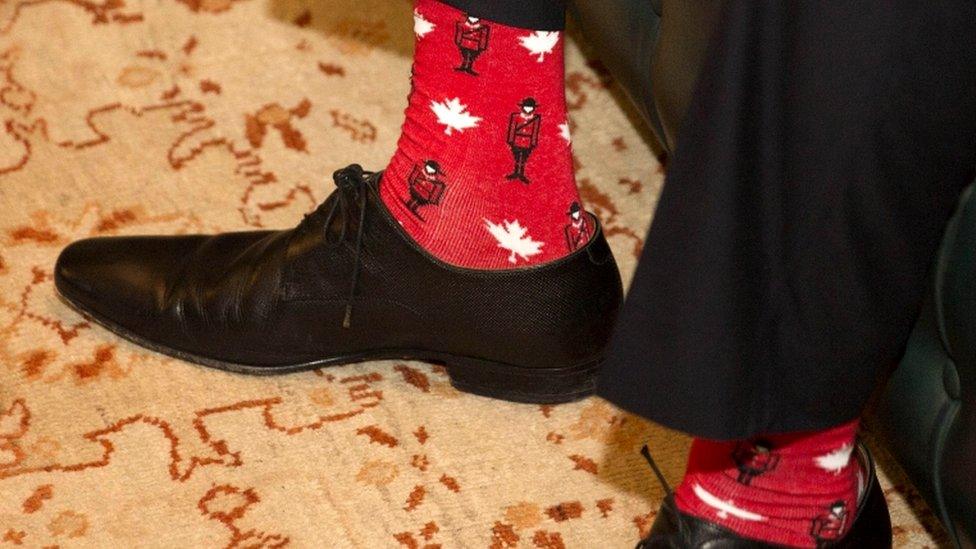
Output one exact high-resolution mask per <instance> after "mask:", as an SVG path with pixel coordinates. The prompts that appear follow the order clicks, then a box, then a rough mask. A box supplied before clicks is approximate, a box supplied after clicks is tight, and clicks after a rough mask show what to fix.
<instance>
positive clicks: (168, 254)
mask: <svg viewBox="0 0 976 549" xmlns="http://www.w3.org/2000/svg"><path fill="white" fill-rule="evenodd" d="M178 244H183V245H178ZM186 244H188V242H173V241H169V242H167V241H166V240H163V239H154V238H151V237H141V238H140V237H134V238H133V237H130V238H91V239H86V240H80V241H78V242H74V243H72V244H70V245H69V246H68V247H66V248H65V249H64V250H63V251H62V252H61V255H60V256H59V257H58V260H57V264H56V265H55V268H54V283H55V286H56V287H57V289H58V292H60V293H61V295H62V296H64V297H65V298H67V300H68V301H69V302H71V303H72V304H73V305H75V306H76V307H78V308H79V309H81V310H82V311H84V312H86V313H90V314H92V315H94V316H96V317H100V318H101V319H103V320H109V321H112V322H115V323H117V324H120V325H122V326H126V325H130V324H132V322H133V321H134V320H137V319H139V318H146V316H147V315H146V313H147V312H149V311H151V310H152V309H154V308H158V306H159V305H160V304H161V303H162V302H163V300H164V298H165V292H166V285H167V279H168V278H169V274H170V273H171V272H172V271H173V269H174V268H175V266H176V265H178V264H180V256H181V255H183V254H184V253H186V252H187V246H186Z"/></svg>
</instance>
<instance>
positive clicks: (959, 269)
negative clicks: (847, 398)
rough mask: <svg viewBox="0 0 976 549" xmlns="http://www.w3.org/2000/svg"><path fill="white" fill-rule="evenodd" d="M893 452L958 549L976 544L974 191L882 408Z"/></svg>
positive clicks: (945, 246) (935, 270)
mask: <svg viewBox="0 0 976 549" xmlns="http://www.w3.org/2000/svg"><path fill="white" fill-rule="evenodd" d="M875 413H876V416H877V418H878V419H879V424H880V425H881V427H882V430H883V435H884V438H885V440H886V442H887V445H888V448H889V449H890V450H891V452H892V454H894V456H895V458H896V459H897V460H898V462H899V463H900V464H901V466H902V468H904V469H905V472H906V473H908V476H909V477H910V478H911V479H912V482H913V483H914V484H915V486H916V487H917V488H918V490H919V492H920V493H921V494H922V495H923V496H924V497H925V499H926V501H928V503H929V506H930V507H931V508H932V509H933V510H934V511H935V512H936V514H938V516H939V518H940V519H941V520H942V524H943V525H944V526H945V527H946V530H948V532H949V535H950V536H951V537H952V539H953V541H954V542H955V543H956V545H957V546H958V547H974V546H976V191H974V187H972V186H970V187H969V189H967V190H966V192H965V193H963V196H962V199H961V200H960V204H959V209H958V211H957V212H956V214H955V216H954V217H953V218H952V220H951V221H950V222H949V226H948V227H947V229H946V234H945V236H944V237H943V240H942V245H941V248H940V250H939V253H938V255H937V257H936V258H935V263H934V265H933V267H932V285H931V290H930V295H929V297H928V299H927V300H926V303H925V306H924V308H923V309H922V313H921V315H920V316H919V319H918V323H917V324H916V325H915V330H914V331H913V332H912V335H911V338H910V339H909V341H908V346H907V347H906V350H905V355H904V357H903V358H902V360H901V364H899V365H898V368H897V369H896V370H895V372H894V374H893V375H892V376H891V379H890V380H889V382H888V385H887V387H885V392H884V395H883V397H882V400H881V402H880V404H879V406H878V408H877V410H876V412H875Z"/></svg>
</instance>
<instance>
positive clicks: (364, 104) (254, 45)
mask: <svg viewBox="0 0 976 549" xmlns="http://www.w3.org/2000/svg"><path fill="white" fill-rule="evenodd" d="M412 38H413V34H412V21H411V10H410V5H409V3H407V2H406V1H404V0H398V1H391V0H319V1H318V2H311V1H310V0H240V1H239V0H154V1H149V0H144V1H139V0H0V548H3V547H14V546H18V547H62V548H69V547H126V548H128V547H168V548H169V547H194V548H196V547H200V548H210V547H214V548H219V547H285V546H288V547H313V548H342V547H357V548H370V549H372V548H384V547H390V548H406V549H421V548H428V549H432V548H435V547H443V548H455V547H472V548H484V549H488V548H495V549H501V548H515V547H520V548H522V547H524V548H542V549H557V548H562V547H576V548H617V547H620V548H629V547H632V545H633V544H634V543H635V542H636V541H637V540H638V538H639V536H640V534H641V532H642V531H643V530H644V529H645V528H646V527H647V526H648V525H649V522H650V521H651V520H652V518H653V510H654V509H656V507H657V506H658V503H659V501H660V498H661V495H662V490H661V489H660V488H659V487H658V486H656V483H655V482H654V481H653V480H652V475H651V474H650V473H649V471H648V469H647V467H646V465H645V464H644V463H643V462H642V460H641V458H640V456H639V455H638V449H639V448H640V446H641V445H642V444H643V443H644V442H645V441H647V440H650V441H651V444H652V448H653V449H654V452H655V454H656V456H657V458H658V459H659V460H660V461H661V462H662V464H663V466H664V468H665V471H666V473H667V474H668V475H669V476H670V477H672V478H677V477H678V476H679V475H680V473H681V469H682V465H683V460H684V451H685V448H686V439H684V438H683V437H681V436H679V435H676V434H674V433H670V432H668V431H666V430H664V429H661V428H659V427H656V426H653V425H649V424H647V423H645V422H643V421H641V420H639V419H637V418H635V417H631V416H628V415H625V414H622V413H620V412H619V411H617V410H615V409H614V408H612V407H611V406H610V405H608V404H607V403H605V402H603V401H601V400H597V399H589V400H585V401H583V402H579V403H576V404H571V405H564V406H558V407H539V406H529V405H516V404H507V403H501V402H495V401H491V400H488V399H483V398H478V397H473V396H469V395H465V394H461V393H458V392H457V391H455V390H453V389H452V388H451V387H450V386H449V384H448V383H447V379H446V377H445V375H444V373H443V372H442V371H439V370H438V369H437V368H434V367H432V366H429V365H425V364H420V363H395V362H377V363H368V364H361V365H354V366H349V367H343V368H337V369H333V370H328V371H321V372H314V373H307V374H298V375H290V376H285V377H280V378H274V379H258V378H248V377H243V376H236V375H230V374H226V373H221V372H216V371H211V370H207V369H204V368H201V367H197V366H193V365H189V364H185V363H182V362H179V361H177V360H173V359H168V358H164V357H161V356H158V355H155V354H152V353H149V352H146V351H143V350H142V349H139V348H137V347H135V346H133V345H131V344H129V343H127V342H125V341H121V340H119V339H118V338H116V337H114V336H112V335H111V334H109V333H108V332H106V331H105V330H102V329H100V328H98V327H96V326H92V325H91V324H89V323H88V322H85V320H84V319H83V318H81V317H79V316H78V315H77V314H76V313H74V312H72V311H71V310H69V309H68V308H67V307H66V306H65V305H64V304H62V303H61V302H60V301H59V300H58V299H57V298H56V297H55V294H54V291H53V286H52V282H51V269H52V265H53V263H54V259H55V257H56V256H57V254H58V251H59V250H60V249H61V248H62V247H63V246H64V245H65V244H67V243H68V242H70V241H72V240H74V239H78V238H82V237H88V236H93V235H110V234H137V233H187V232H197V231H207V232H210V231H224V230H233V229H246V228H253V227H286V226H290V225H292V224H293V223H295V222H296V220H297V219H299V218H300V217H301V214H302V213H303V212H306V211H308V210H309V209H311V208H312V207H313V205H315V204H316V203H317V202H318V201H319V200H320V199H321V198H322V197H323V196H325V194H326V193H327V192H328V191H329V187H330V186H331V183H330V182H329V181H330V178H329V174H330V173H331V171H332V170H334V169H335V168H337V167H341V166H344V165H345V164H347V163H350V162H352V161H357V162H360V163H362V164H364V165H365V166H367V167H371V168H380V167H382V166H383V165H384V163H385V161H386V160H387V158H388V157H389V156H390V154H391V152H392V150H393V146H394V142H395V140H396V137H397V135H398V131H399V123H400V115H401V111H402V109H403V107H404V105H405V97H406V94H407V86H408V82H407V75H408V71H409V64H410V53H411V51H410V50H411V48H412ZM577 44H578V42H577ZM577 44H573V45H571V47H570V48H569V67H570V73H569V78H568V88H569V100H570V103H571V105H572V121H573V125H574V128H575V132H574V133H575V136H576V143H575V146H576V152H577V156H578V167H579V174H580V182H581V185H582V188H583V192H584V197H585V199H586V201H587V204H588V206H589V208H591V209H593V210H595V211H596V212H598V213H599V215H600V217H601V218H602V219H603V221H604V223H605V224H606V226H607V227H608V232H609V234H610V240H611V242H612V244H613V247H614V250H615V252H616V254H617V257H618V258H619V260H620V263H621V266H622V268H623V269H624V271H625V277H626V278H628V279H629V277H630V273H631V271H632V270H633V268H634V263H635V255H636V253H637V251H638V249H639V247H640V245H641V244H642V242H641V237H642V236H643V234H644V231H645V228H646V226H647V224H648V222H649V215H650V211H651V206H652V205H653V203H654V202H655V199H656V196H657V193H658V192H659V190H660V187H661V182H662V173H661V171H660V169H659V166H658V165H657V164H656V162H655V161H654V160H653V155H652V154H651V152H650V150H649V149H648V146H647V144H646V142H645V140H644V139H642V137H641V134H640V133H639V132H638V131H637V130H635V127H634V125H633V124H632V122H633V120H634V118H633V117H632V116H631V115H629V114H628V113H627V112H626V111H625V109H624V107H623V104H622V102H621V101H620V100H619V98H618V96H619V93H618V92H617V90H615V89H614V86H613V84H612V82H609V81H608V79H607V78H606V76H605V75H604V74H603V73H602V71H600V69H599V65H598V64H596V63H592V62H587V60H586V58H585V57H584V55H583V54H582V53H581V52H580V48H579V46H578V45H577ZM888 463H890V462H888ZM886 470H887V472H888V476H886V478H885V480H884V482H885V487H886V489H887V494H888V497H889V499H890V501H891V503H892V506H893V509H892V512H893V516H894V520H895V524H896V532H897V534H896V535H897V537H896V541H897V544H898V546H903V547H908V546H926V545H927V546H935V545H936V544H937V543H939V541H940V540H941V539H942V538H941V537H940V536H941V533H939V530H938V527H937V526H935V521H934V520H933V519H932V516H931V513H929V512H928V511H927V510H925V508H924V506H923V505H922V503H921V501H920V498H919V497H918V495H917V494H916V493H915V492H914V491H913V490H912V489H911V488H910V486H909V485H908V484H907V482H906V481H905V480H904V479H903V478H901V477H900V476H898V475H897V473H896V469H895V468H893V466H891V465H888V467H886ZM919 517H921V519H920V518H919Z"/></svg>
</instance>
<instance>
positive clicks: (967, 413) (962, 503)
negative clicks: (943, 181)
mask: <svg viewBox="0 0 976 549" xmlns="http://www.w3.org/2000/svg"><path fill="white" fill-rule="evenodd" d="M720 6H721V2H719V1H718V0H599V1H597V0H575V2H574V5H573V7H572V12H573V16H574V19H575V20H576V22H578V23H579V25H580V26H581V27H582V30H583V32H584V34H585V35H586V37H587V41H588V42H589V43H591V44H592V45H593V46H594V48H595V49H596V53H597V55H598V56H599V57H600V59H601V60H602V62H603V63H604V65H605V66H606V67H607V70H609V72H610V73H611V74H612V75H613V77H614V78H615V79H616V81H617V82H618V83H619V84H620V86H621V87H622V88H623V90H624V91H625V92H626V93H627V95H628V96H629V97H630V99H631V100H632V101H633V102H634V104H635V106H636V107H637V109H638V111H639V112H640V113H641V115H643V117H644V119H645V121H646V122H647V124H648V126H649V127H650V128H651V130H652V131H653V132H654V134H655V136H656V137H657V140H658V142H659V144H660V146H661V147H662V148H663V149H664V150H665V151H672V150H673V149H674V145H675V139H676V135H677V130H678V127H679V125H680V123H681V119H682V118H683V116H684V113H685V111H686V110H687V107H688V102H689V99H690V94H691V90H692V87H693V86H694V82H695V78H696V76H697V72H698V70H697V69H698V67H699V66H701V61H702V58H703V57H704V55H705V51H706V48H707V45H708V39H709V36H710V31H711V29H712V28H713V26H714V21H715V20H716V19H717V17H718V12H719V9H720ZM931 293H932V295H931V297H930V298H929V300H928V302H927V304H926V306H925V308H924V310H923V311H922V313H921V316H920V318H919V320H918V325H917V326H916V328H915V331H914V333H913V334H912V336H911V340H910V341H909V343H908V347H907V350H906V352H905V355H904V359H903V360H902V362H901V364H900V365H899V366H898V368H897V370H896V371H895V372H894V375H893V376H892V378H891V379H890V381H889V382H888V385H887V386H886V387H885V390H884V396H883V398H882V400H881V402H880V405H879V406H878V409H877V410H876V416H877V418H878V419H879V423H880V424H881V425H882V430H883V434H884V437H885V439H886V441H887V445H888V447H889V449H890V450H891V452H892V454H893V455H894V456H895V458H896V459H897V460H898V461H899V463H900V464H901V465H902V466H903V468H904V469H905V471H906V472H907V473H908V475H909V477H910V478H911V480H912V482H913V483H914V484H915V486H916V487H917V488H918V490H919V492H920V493H921V494H922V495H923V497H925V499H926V500H927V501H928V503H929V506H930V507H931V508H932V509H933V510H934V511H935V513H936V514H937V515H938V516H939V518H940V519H941V520H942V523H943V524H944V525H945V527H946V529H947V530H948V531H949V534H950V536H951V537H952V539H953V541H954V542H955V543H956V545H957V546H959V547H967V548H968V547H976V191H974V190H973V188H972V187H971V188H970V189H969V190H968V191H967V192H966V193H965V194H964V196H963V198H962V201H961V205H960V209H959V211H958V213H957V214H956V216H955V217H954V218H953V219H952V221H951V223H950V224H949V227H948V229H947V231H946V235H945V239H944V241H943V243H942V248H941V250H940V252H939V254H938V257H937V258H936V262H935V267H934V269H933V283H932V292H931Z"/></svg>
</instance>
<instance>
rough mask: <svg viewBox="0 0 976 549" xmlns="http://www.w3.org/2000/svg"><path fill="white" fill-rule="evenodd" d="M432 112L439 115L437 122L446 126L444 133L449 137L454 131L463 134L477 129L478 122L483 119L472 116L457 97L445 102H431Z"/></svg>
mask: <svg viewBox="0 0 976 549" xmlns="http://www.w3.org/2000/svg"><path fill="white" fill-rule="evenodd" d="M430 110H432V111H434V114H436V115H437V122H438V123H440V124H443V125H444V127H445V128H444V133H446V134H447V135H451V132H453V131H454V130H457V131H459V132H463V131H464V130H466V129H468V128H476V127H478V122H481V118H480V117H478V116H472V115H471V113H469V112H468V107H467V105H462V104H461V100H460V99H459V98H457V97H455V98H454V99H445V100H444V101H443V102H438V101H431V102H430Z"/></svg>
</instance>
